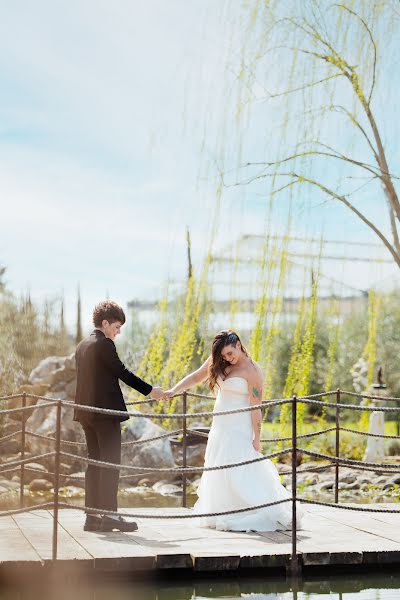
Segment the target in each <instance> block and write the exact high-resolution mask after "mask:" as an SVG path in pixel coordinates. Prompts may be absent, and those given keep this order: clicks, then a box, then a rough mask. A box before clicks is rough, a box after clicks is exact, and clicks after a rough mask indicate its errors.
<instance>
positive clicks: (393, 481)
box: [383, 473, 400, 489]
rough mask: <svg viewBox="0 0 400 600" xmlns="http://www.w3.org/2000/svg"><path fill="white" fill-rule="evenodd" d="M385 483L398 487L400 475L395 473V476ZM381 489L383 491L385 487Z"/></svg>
mask: <svg viewBox="0 0 400 600" xmlns="http://www.w3.org/2000/svg"><path fill="white" fill-rule="evenodd" d="M387 482H388V483H389V484H390V485H392V486H393V485H400V473H397V474H396V475H393V476H392V477H390V479H388V480H387ZM383 489H385V487H384V488H383Z"/></svg>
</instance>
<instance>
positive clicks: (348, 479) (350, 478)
mask: <svg viewBox="0 0 400 600" xmlns="http://www.w3.org/2000/svg"><path fill="white" fill-rule="evenodd" d="M339 473H340V471H339ZM356 477H357V476H356V475H355V474H354V473H345V474H344V475H340V477H339V479H340V483H354V482H355V480H356Z"/></svg>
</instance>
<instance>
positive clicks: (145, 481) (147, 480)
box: [138, 477, 151, 487]
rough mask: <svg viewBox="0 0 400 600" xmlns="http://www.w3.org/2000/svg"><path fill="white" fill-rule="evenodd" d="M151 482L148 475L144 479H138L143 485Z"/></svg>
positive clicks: (146, 485)
mask: <svg viewBox="0 0 400 600" xmlns="http://www.w3.org/2000/svg"><path fill="white" fill-rule="evenodd" d="M150 483H151V481H150V479H149V478H148V477H144V478H143V479H139V481H138V485H139V486H141V487H148V486H149V484H150Z"/></svg>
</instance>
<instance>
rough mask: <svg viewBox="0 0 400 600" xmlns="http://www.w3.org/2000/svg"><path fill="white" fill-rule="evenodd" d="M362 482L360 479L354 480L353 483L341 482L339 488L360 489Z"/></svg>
mask: <svg viewBox="0 0 400 600" xmlns="http://www.w3.org/2000/svg"><path fill="white" fill-rule="evenodd" d="M359 489H360V484H359V482H358V481H353V483H341V484H340V485H339V490H359Z"/></svg>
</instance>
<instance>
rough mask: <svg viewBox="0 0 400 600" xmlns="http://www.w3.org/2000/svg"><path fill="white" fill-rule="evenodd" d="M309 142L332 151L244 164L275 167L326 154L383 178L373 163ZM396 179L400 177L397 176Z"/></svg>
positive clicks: (307, 151) (313, 151) (298, 154)
mask: <svg viewBox="0 0 400 600" xmlns="http://www.w3.org/2000/svg"><path fill="white" fill-rule="evenodd" d="M308 143H318V144H319V145H321V146H323V147H326V148H329V149H331V150H332V152H322V151H321V150H306V151H304V152H296V153H295V154H292V155H290V156H286V157H285V158H282V159H281V160H275V161H272V162H249V163H246V164H245V165H244V166H245V167H250V166H265V167H266V168H269V167H273V166H279V165H282V164H284V163H287V162H290V161H291V160H294V159H296V158H305V157H307V156H326V157H328V158H336V159H338V160H342V161H344V162H347V163H350V164H352V165H354V166H356V167H360V168H361V169H365V170H366V171H369V172H370V173H372V175H373V176H374V177H378V178H380V179H381V178H383V175H384V174H382V173H381V172H377V171H375V167H374V166H372V165H369V164H368V163H364V162H362V161H358V160H356V159H353V158H350V157H349V156H345V155H344V154H341V153H339V152H336V151H334V150H333V149H332V148H330V146H326V144H323V143H322V142H308ZM393 177H396V176H393ZM396 179H400V177H396Z"/></svg>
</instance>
